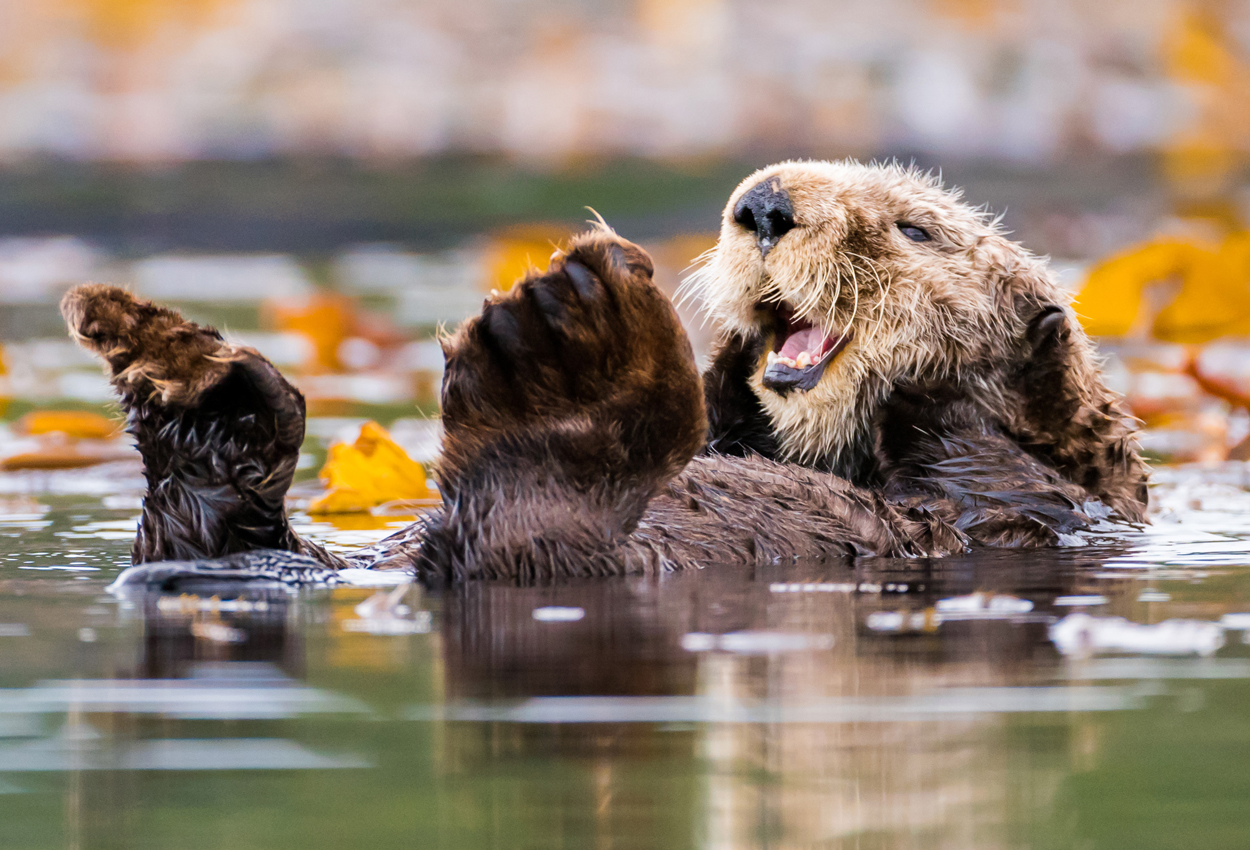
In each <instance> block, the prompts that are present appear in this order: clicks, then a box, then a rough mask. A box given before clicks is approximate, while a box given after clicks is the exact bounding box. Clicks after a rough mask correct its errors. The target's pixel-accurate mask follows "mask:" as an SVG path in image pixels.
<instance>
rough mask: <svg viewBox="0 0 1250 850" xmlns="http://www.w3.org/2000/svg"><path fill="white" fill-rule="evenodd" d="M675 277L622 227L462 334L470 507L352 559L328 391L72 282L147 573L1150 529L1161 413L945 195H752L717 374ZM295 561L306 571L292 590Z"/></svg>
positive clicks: (527, 562) (905, 190) (1021, 262)
mask: <svg viewBox="0 0 1250 850" xmlns="http://www.w3.org/2000/svg"><path fill="white" fill-rule="evenodd" d="M652 271H653V269H652V264H651V261H650V258H649V257H648V256H647V255H646V253H645V252H644V251H642V250H641V249H640V248H638V247H637V246H635V245H633V244H631V243H629V242H627V241H625V240H623V239H620V238H619V237H617V236H616V235H615V234H613V233H612V232H611V231H609V230H607V229H606V228H600V229H596V230H593V231H591V232H589V233H587V234H584V235H582V236H580V237H578V238H576V239H575V240H574V241H573V243H572V245H571V246H570V247H569V249H568V250H566V251H562V252H558V253H557V254H556V255H555V256H554V257H553V259H552V262H551V266H550V268H549V269H548V270H547V271H546V272H545V273H541V274H539V273H535V274H532V275H531V276H529V277H527V278H526V279H525V280H522V281H521V282H519V283H518V284H517V285H516V286H515V287H514V288H513V289H512V290H510V291H509V292H508V293H506V294H504V295H495V296H492V297H491V298H490V299H489V300H488V301H487V303H486V304H485V305H484V307H483V310H482V313H481V314H480V315H479V316H476V317H474V318H472V319H469V320H468V321H466V322H465V323H464V324H462V325H461V327H460V328H458V329H457V331H456V332H455V333H454V334H452V335H450V336H449V337H447V338H446V339H444V340H443V348H444V353H445V356H446V361H447V362H446V371H445V373H444V382H443V391H442V411H443V425H444V441H443V446H442V453H441V456H440V458H439V461H438V463H437V465H436V469H435V475H436V478H437V480H438V483H439V486H440V489H441V492H442V494H443V501H444V505H443V507H442V508H441V509H440V510H437V511H434V512H432V513H430V514H428V515H426V516H425V517H423V518H422V519H421V520H420V521H419V522H418V523H416V524H415V525H414V526H412V527H410V528H409V529H406V530H405V531H403V532H401V533H399V534H397V535H395V536H393V537H391V538H389V539H388V540H385V541H383V542H382V543H380V544H377V545H376V546H373V547H370V548H368V549H366V550H362V551H360V552H358V553H353V554H352V555H350V556H347V557H345V558H340V557H337V556H334V555H331V554H329V553H327V552H325V551H324V550H322V549H321V548H320V547H318V546H316V545H315V544H311V543H309V542H307V541H303V540H301V539H299V538H298V537H297V536H296V535H295V534H294V533H293V532H292V531H291V529H290V527H289V524H288V523H287V519H286V515H285V511H284V509H283V506H282V496H283V494H285V492H286V489H287V488H288V487H289V485H290V482H291V477H292V475H293V473H294V459H295V457H296V456H297V453H298V448H299V444H300V441H301V440H302V437H303V399H302V397H300V395H299V393H298V391H296V390H295V389H294V388H292V387H291V386H290V385H289V384H288V383H287V382H286V381H285V380H283V379H282V377H281V376H280V375H279V374H278V373H277V371H276V370H275V369H274V368H273V367H272V365H271V364H269V363H268V362H267V361H265V360H264V359H263V358H262V357H260V355H259V354H257V353H256V352H254V351H251V350H249V349H244V348H240V347H236V346H231V345H230V344H228V343H226V342H225V341H223V340H222V339H221V337H220V336H219V335H217V334H216V332H215V331H213V330H211V329H207V328H200V327H198V326H196V325H194V324H191V323H188V322H184V321H182V320H181V318H180V317H178V316H177V315H176V314H174V313H172V312H171V311H168V310H164V309H162V308H159V307H155V306H153V305H151V304H149V303H148V302H145V301H141V300H139V299H136V298H134V297H133V296H131V295H130V294H128V293H126V292H124V291H122V290H118V289H114V288H109V287H99V286H88V287H80V288H78V289H75V290H73V291H71V292H70V293H69V294H68V295H67V296H66V299H65V301H64V302H63V305H62V310H63V312H64V314H65V316H66V320H67V322H68V324H69V326H70V330H71V333H72V334H73V335H74V336H75V338H76V339H78V340H79V341H80V342H82V343H83V344H84V345H86V346H87V347H89V348H91V349H93V350H95V351H96V352H97V353H99V354H100V355H101V356H103V357H104V359H105V361H106V363H107V366H108V370H109V373H110V376H111V378H112V381H113V384H114V386H115V387H116V388H117V390H118V391H119V393H120V395H121V397H122V403H123V406H124V407H125V408H126V410H127V414H128V417H129V423H130V428H131V430H132V432H134V433H135V434H136V437H137V438H138V442H139V447H140V450H141V452H142V453H143V455H144V460H145V465H146V467H147V474H148V480H149V494H148V498H147V500H146V502H145V508H144V514H143V517H142V519H141V523H140V535H139V537H138V539H137V540H136V546H135V550H134V560H135V562H136V563H149V562H156V561H167V560H178V561H181V562H183V566H182V567H175V568H172V569H171V568H170V567H169V565H166V566H164V567H162V568H161V569H160V570H159V571H155V570H153V571H147V572H144V571H140V572H139V573H137V574H136V575H137V576H138V577H139V578H142V577H143V576H145V575H146V576H148V577H149V578H150V577H153V576H156V575H158V572H159V576H160V577H161V578H162V580H164V579H166V578H168V577H170V576H176V575H179V574H181V573H187V574H190V573H197V574H198V573H211V572H212V571H213V570H214V569H215V568H217V567H218V566H221V567H223V568H224V567H225V565H224V564H216V563H214V562H215V560H216V559H221V558H225V557H227V556H230V559H229V561H228V562H227V563H228V566H229V570H231V571H232V573H231V574H232V575H245V574H247V573H248V570H249V569H252V568H253V567H254V569H253V572H254V573H255V574H257V575H265V576H268V577H273V576H274V575H275V574H277V573H281V576H280V577H282V578H287V579H289V578H290V577H294V578H296V579H298V578H299V577H300V576H301V575H308V576H311V577H318V578H320V577H324V576H323V574H324V573H325V570H326V568H329V569H335V568H339V567H342V566H345V565H349V564H350V565H358V566H371V567H377V568H399V569H406V570H411V571H414V572H415V573H416V574H418V575H419V576H421V577H422V578H424V579H427V580H432V581H446V580H462V579H471V578H500V579H509V580H519V581H532V580H537V579H543V578H549V577H558V576H572V575H615V574H623V573H638V572H654V571H662V570H672V569H683V568H689V567H700V566H710V565H715V564H718V563H724V562H731V563H751V564H762V563H772V562H777V561H779V560H790V559H819V560H825V559H831V558H843V557H846V556H855V555H881V556H891V557H910V556H941V555H945V554H949V553H952V552H956V551H963V550H965V549H968V548H970V547H978V546H1042V545H1054V544H1056V543H1058V542H1060V541H1061V540H1062V538H1063V535H1066V534H1070V533H1072V532H1075V531H1079V530H1081V529H1083V528H1086V527H1088V526H1089V525H1090V523H1091V521H1092V520H1093V519H1098V518H1103V517H1108V516H1109V517H1110V518H1111V519H1119V520H1123V521H1129V522H1138V521H1141V520H1142V519H1143V516H1144V511H1145V505H1146V498H1147V494H1146V469H1145V466H1144V464H1143V462H1142V461H1141V459H1140V458H1139V456H1138V454H1137V452H1136V449H1135V444H1134V430H1135V429H1134V421H1133V420H1132V419H1131V418H1130V417H1128V416H1127V415H1126V414H1125V413H1124V412H1123V411H1122V410H1121V408H1120V407H1119V405H1118V401H1117V399H1116V398H1115V397H1114V395H1113V394H1111V393H1110V392H1109V391H1108V390H1107V389H1106V388H1105V386H1104V384H1103V382H1102V379H1101V376H1100V374H1099V372H1098V370H1097V367H1096V364H1095V361H1094V357H1093V352H1092V346H1091V344H1090V342H1089V341H1088V339H1087V338H1086V337H1085V335H1084V333H1083V331H1082V330H1081V328H1080V326H1079V325H1078V324H1077V322H1076V321H1075V318H1074V316H1073V314H1072V312H1071V310H1070V308H1069V306H1068V299H1067V298H1066V296H1065V295H1064V293H1063V292H1062V291H1061V290H1060V289H1059V288H1058V287H1057V286H1056V285H1055V283H1054V281H1053V280H1052V279H1051V278H1050V276H1049V274H1048V273H1047V270H1046V268H1045V264H1044V262H1043V261H1041V260H1039V259H1037V258H1035V257H1033V256H1032V255H1030V254H1029V253H1028V252H1027V251H1025V250H1024V249H1023V248H1021V247H1020V246H1018V245H1017V244H1015V243H1013V242H1011V241H1010V240H1008V239H1006V238H1005V237H1004V236H1003V235H1002V234H1001V232H1000V231H999V230H998V228H997V227H996V225H995V223H994V222H991V221H988V220H986V218H985V217H984V216H983V215H982V214H980V213H978V212H976V211H974V210H972V209H971V208H969V207H968V206H966V205H964V204H963V203H961V202H960V201H959V199H958V197H957V196H956V195H954V194H952V193H950V192H947V191H945V190H944V189H942V188H941V187H940V186H939V185H938V184H937V183H936V182H935V181H933V180H931V179H930V178H928V177H926V176H924V175H921V174H918V173H916V172H913V171H909V170H906V169H901V168H898V167H894V166H861V165H858V164H856V163H849V162H839V163H783V164H781V165H778V166H773V167H771V168H769V169H765V170H763V171H761V172H757V173H756V174H755V175H752V176H751V177H750V178H748V179H747V180H746V181H744V182H743V184H742V185H741V186H740V187H739V188H738V190H737V191H736V192H735V193H734V194H733V196H732V197H731V198H730V202H729V204H728V206H727V207H726V211H725V215H724V220H723V223H722V232H721V237H720V240H719V241H718V243H717V246H716V248H715V249H713V251H712V252H710V254H709V256H708V257H707V258H706V261H705V263H704V265H703V267H702V268H701V269H700V271H699V272H697V273H696V275H695V276H694V277H693V278H692V280H691V281H690V282H689V286H690V287H691V288H692V289H693V290H695V291H697V292H698V293H699V294H700V295H701V296H702V300H703V302H704V304H705V305H706V308H707V310H708V313H709V315H710V318H711V319H712V321H713V322H714V323H715V324H716V326H717V328H718V329H719V331H720V338H719V342H718V344H717V346H716V349H715V351H714V353H713V357H712V360H711V365H710V366H709V368H708V369H707V370H706V371H705V372H704V373H703V374H702V375H700V374H699V372H698V370H697V368H696V365H695V360H694V356H693V353H692V351H691V348H690V344H689V342H688V340H687V338H686V335H685V332H684V330H683V329H682V327H681V324H680V322H679V320H678V318H677V315H676V312H675V311H674V310H673V307H672V305H671V303H670V302H669V301H668V299H667V298H666V297H665V296H664V295H663V294H662V293H661V292H660V290H659V289H658V288H657V287H656V286H655V285H654V283H653V282H652V280H651V277H652ZM261 550H264V551H263V552H262V551H261ZM275 550H276V551H278V552H283V551H285V552H290V553H295V554H294V556H292V557H291V558H290V559H289V562H290V565H291V569H288V570H287V571H286V572H285V573H283V572H282V568H281V565H282V557H281V556H278V555H276V554H275ZM252 562H255V563H254V564H252ZM249 564H252V566H249ZM275 564H276V565H277V566H275ZM304 569H307V572H301V570H304ZM314 574H315V576H314Z"/></svg>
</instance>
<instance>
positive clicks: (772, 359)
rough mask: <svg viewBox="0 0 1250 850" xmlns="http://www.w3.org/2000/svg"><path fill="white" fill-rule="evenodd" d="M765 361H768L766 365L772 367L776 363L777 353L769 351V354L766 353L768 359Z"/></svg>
mask: <svg viewBox="0 0 1250 850" xmlns="http://www.w3.org/2000/svg"><path fill="white" fill-rule="evenodd" d="M767 359H768V365H769V366H771V365H773V364H774V363H776V362H777V352H775V351H770V352H768V358H767Z"/></svg>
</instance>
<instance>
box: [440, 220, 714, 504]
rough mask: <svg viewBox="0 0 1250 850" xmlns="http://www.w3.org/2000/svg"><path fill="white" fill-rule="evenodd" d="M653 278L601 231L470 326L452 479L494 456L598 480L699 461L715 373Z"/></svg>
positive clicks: (492, 304)
mask: <svg viewBox="0 0 1250 850" xmlns="http://www.w3.org/2000/svg"><path fill="white" fill-rule="evenodd" d="M651 275H652V264H651V259H650V257H648V256H647V254H646V252H644V251H643V250H642V249H640V248H638V247H637V246H635V245H633V244H631V243H629V242H626V241H625V240H623V239H620V238H618V237H616V236H615V235H613V234H610V233H603V232H594V233H590V234H587V235H585V236H582V237H581V238H579V239H577V240H576V241H575V242H574V243H573V246H572V247H571V248H570V249H569V250H568V251H567V252H564V253H562V254H559V255H557V256H556V257H555V258H554V259H553V260H552V263H551V267H550V268H549V269H548V271H547V272H546V273H545V274H535V275H532V276H530V277H528V278H526V279H525V280H523V281H521V282H519V283H518V284H517V285H516V286H515V287H513V289H512V290H510V291H509V292H508V293H506V294H504V295H501V296H497V297H493V298H491V299H490V300H489V301H487V303H486V304H485V306H484V308H483V310H482V314H481V315H480V316H477V317H475V318H473V319H470V320H469V321H468V322H466V323H465V324H464V325H462V326H461V328H460V329H459V330H458V331H457V332H456V334H455V335H454V336H453V337H451V338H450V340H448V341H447V342H446V344H445V351H446V356H447V370H446V373H445V377H444V383H443V424H444V427H445V429H446V434H447V436H446V439H445V441H444V446H443V452H444V454H443V460H442V462H441V463H440V469H439V471H440V473H441V475H442V476H443V478H444V479H445V480H444V482H443V483H444V485H445V486H446V487H449V488H450V489H452V490H453V491H454V490H455V488H456V485H457V483H458V482H460V481H461V480H463V479H464V478H465V477H466V476H471V475H472V474H473V470H474V469H475V467H477V466H479V465H481V464H482V463H490V462H493V461H490V460H487V457H488V456H489V457H491V458H498V457H499V456H501V455H517V454H521V455H523V456H524V459H525V461H526V462H533V463H540V464H549V463H551V462H553V461H554V462H555V463H557V464H559V465H560V466H561V467H562V468H563V472H564V474H565V475H567V476H568V477H569V478H570V479H571V480H579V481H587V482H589V481H590V480H592V479H595V478H601V477H602V476H604V475H609V476H618V477H621V478H623V479H637V480H647V481H651V482H657V483H658V482H659V481H661V480H663V479H666V478H669V477H671V476H672V475H674V474H675V473H676V472H677V471H678V470H680V469H681V468H682V467H683V466H685V464H686V463H687V462H688V461H689V459H690V457H692V456H693V454H694V453H695V452H696V451H697V450H698V448H699V447H700V445H701V444H702V442H703V439H704V435H705V433H706V430H707V421H706V415H705V413H704V405H703V398H702V394H701V384H700V381H699V376H698V372H697V370H696V368H695V362H694V355H693V353H692V351H691V348H690V342H689V340H688V339H687V337H686V334H685V331H684V330H683V329H682V327H681V322H680V320H679V319H678V318H677V314H676V311H674V309H673V307H672V304H671V303H670V302H669V300H668V298H667V297H666V296H665V295H664V294H663V293H662V292H661V291H660V290H659V289H658V288H657V287H656V286H655V284H654V283H652V281H651ZM534 450H539V454H536V455H531V454H524V453H526V452H531V451H534Z"/></svg>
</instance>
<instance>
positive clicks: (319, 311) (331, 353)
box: [265, 294, 356, 372]
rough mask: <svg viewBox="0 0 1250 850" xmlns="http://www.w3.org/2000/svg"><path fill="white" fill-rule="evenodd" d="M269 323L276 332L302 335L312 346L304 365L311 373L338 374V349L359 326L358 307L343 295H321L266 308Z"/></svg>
mask: <svg viewBox="0 0 1250 850" xmlns="http://www.w3.org/2000/svg"><path fill="white" fill-rule="evenodd" d="M265 318H266V320H267V323H268V324H269V325H271V326H272V327H274V328H276V329H277V330H281V331H294V332H295V333H300V334H303V335H304V336H306V337H307V338H308V340H309V341H310V342H311V343H312V345H313V357H312V360H311V361H310V362H308V363H306V364H305V368H306V369H308V370H309V371H311V372H337V371H339V370H340V369H341V368H342V364H341V363H340V362H339V346H340V345H342V344H343V340H345V339H347V337H349V336H350V335H351V333H352V329H353V327H354V326H355V324H356V305H355V302H353V301H352V300H351V299H350V298H347V297H345V296H342V295H329V294H320V295H314V296H311V297H309V298H301V299H292V300H290V301H271V302H268V303H267V304H266V305H265Z"/></svg>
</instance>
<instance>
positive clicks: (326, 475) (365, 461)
mask: <svg viewBox="0 0 1250 850" xmlns="http://www.w3.org/2000/svg"><path fill="white" fill-rule="evenodd" d="M321 478H322V479H323V480H324V481H325V482H326V485H327V486H328V487H329V492H327V493H326V494H325V495H324V496H322V497H321V498H319V499H317V500H316V501H314V502H313V503H312V504H311V505H309V506H308V511H309V513H314V514H316V513H360V512H367V511H369V510H370V509H372V508H374V507H376V506H378V505H381V504H384V503H386V502H393V501H396V500H400V499H402V500H425V499H436V498H437V496H436V495H435V493H434V491H432V490H431V489H430V486H429V484H428V483H427V482H426V477H425V469H424V468H422V466H421V464H419V463H417V462H416V461H414V460H413V459H412V458H410V457H408V453H407V452H405V451H404V450H403V448H401V447H400V446H399V444H398V443H396V442H395V441H394V440H392V439H391V435H390V434H388V433H387V432H386V429H385V428H383V427H382V426H381V425H379V424H378V423H376V422H366V423H365V424H364V426H363V427H361V429H360V436H359V437H357V438H356V442H355V443H352V444H351V445H348V444H347V443H337V444H335V445H333V446H331V447H330V451H329V454H328V455H327V457H326V463H325V466H323V467H322V468H321Z"/></svg>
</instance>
